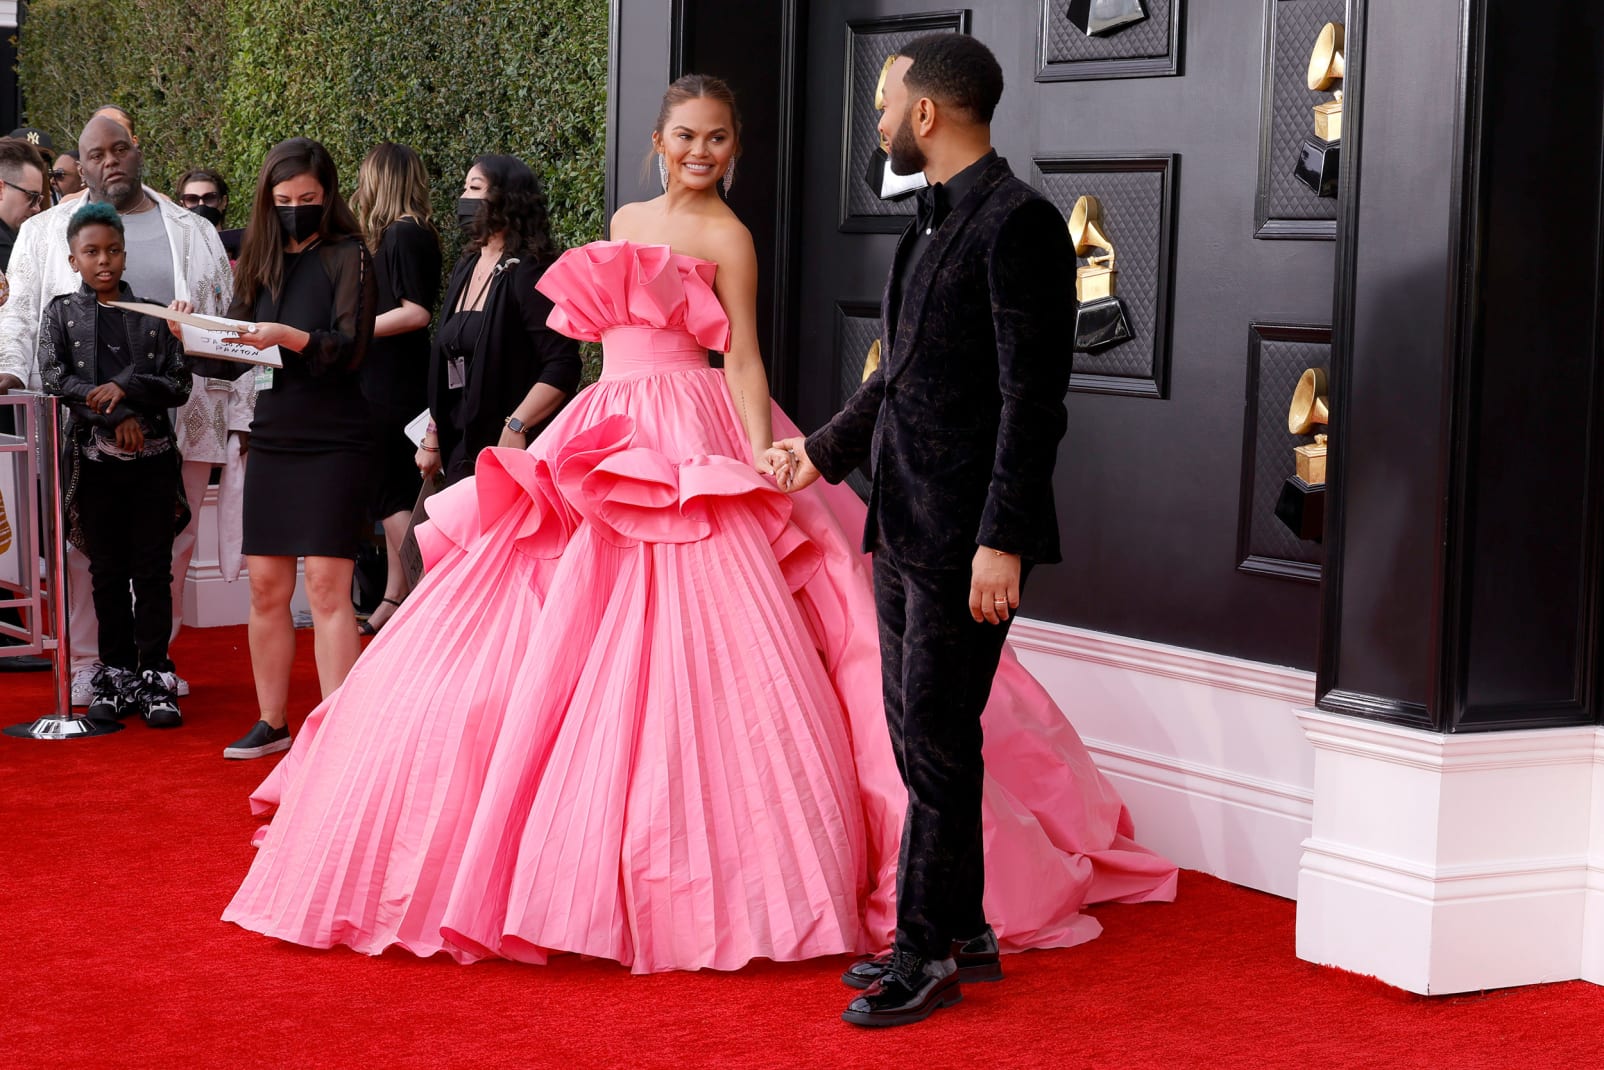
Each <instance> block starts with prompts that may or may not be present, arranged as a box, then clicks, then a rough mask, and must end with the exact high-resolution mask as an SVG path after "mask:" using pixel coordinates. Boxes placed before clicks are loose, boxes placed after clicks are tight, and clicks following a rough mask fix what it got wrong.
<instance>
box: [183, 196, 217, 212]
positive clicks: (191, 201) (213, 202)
mask: <svg viewBox="0 0 1604 1070" xmlns="http://www.w3.org/2000/svg"><path fill="white" fill-rule="evenodd" d="M222 201H223V195H222V194H221V193H201V194H194V193H183V194H180V195H179V197H178V203H179V204H181V205H183V206H184V207H185V208H193V207H195V206H196V205H197V204H204V205H205V206H206V207H208V208H216V207H217V206H218V205H219V204H221V203H222Z"/></svg>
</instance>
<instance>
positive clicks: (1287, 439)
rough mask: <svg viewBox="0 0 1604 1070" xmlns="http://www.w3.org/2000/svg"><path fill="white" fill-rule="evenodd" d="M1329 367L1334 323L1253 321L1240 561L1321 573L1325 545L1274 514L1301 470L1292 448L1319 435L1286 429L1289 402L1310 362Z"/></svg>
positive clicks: (1295, 575) (1255, 567)
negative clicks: (1283, 490) (1283, 491)
mask: <svg viewBox="0 0 1604 1070" xmlns="http://www.w3.org/2000/svg"><path fill="white" fill-rule="evenodd" d="M1309 368H1316V369H1318V370H1320V371H1323V372H1328V373H1329V371H1330V369H1331V328H1329V327H1313V326H1308V325H1304V324H1279V323H1255V324H1254V325H1253V326H1252V327H1251V328H1250V329H1249V338H1248V383H1247V401H1246V404H1245V405H1244V413H1243V427H1242V513H1241V520H1240V522H1239V523H1240V528H1239V531H1238V540H1239V541H1238V549H1237V558H1238V561H1239V564H1238V566H1237V567H1238V568H1240V569H1242V570H1243V571H1244V572H1257V573H1262V574H1264V575H1267V576H1282V577H1287V578H1290V579H1301V580H1308V581H1311V582H1313V581H1317V580H1319V578H1320V563H1321V561H1323V560H1324V557H1325V555H1324V553H1323V551H1322V548H1321V545H1320V544H1319V543H1317V542H1314V541H1312V540H1309V539H1300V538H1298V537H1297V535H1295V534H1294V533H1293V532H1292V531H1291V530H1290V529H1289V528H1288V527H1287V526H1286V525H1285V524H1283V523H1282V522H1281V521H1280V520H1279V519H1278V518H1277V517H1276V515H1275V504H1276V500H1277V499H1278V498H1279V497H1280V495H1281V488H1282V487H1283V486H1284V485H1285V483H1286V481H1287V480H1288V479H1289V478H1290V477H1292V476H1293V475H1295V474H1296V473H1297V462H1296V459H1295V457H1294V455H1293V452H1292V451H1293V449H1294V448H1295V447H1297V446H1303V445H1307V444H1309V443H1311V442H1313V441H1314V435H1312V434H1309V435H1294V434H1292V433H1291V432H1290V431H1288V430H1287V410H1288V408H1289V407H1290V405H1291V401H1292V394H1293V391H1294V390H1296V389H1297V385H1298V380H1299V379H1300V378H1301V377H1302V376H1303V373H1304V371H1305V370H1306V369H1309Z"/></svg>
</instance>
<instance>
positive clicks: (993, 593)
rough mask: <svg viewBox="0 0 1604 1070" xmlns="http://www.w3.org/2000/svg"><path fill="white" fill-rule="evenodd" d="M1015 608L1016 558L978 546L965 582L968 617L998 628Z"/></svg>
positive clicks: (1017, 588) (1017, 589)
mask: <svg viewBox="0 0 1604 1070" xmlns="http://www.w3.org/2000/svg"><path fill="white" fill-rule="evenodd" d="M1018 608H1019V555H1018V554H1005V553H1003V552H1002V551H1001V550H993V549H992V548H991V547H989V546H982V547H980V548H979V549H978V550H976V551H975V561H974V565H973V566H972V568H971V572H970V579H969V615H970V616H971V617H973V618H975V623H977V624H978V623H980V622H981V621H985V622H986V623H987V624H1001V623H1002V622H1003V621H1005V620H1007V619H1008V612H1009V610H1012V609H1018Z"/></svg>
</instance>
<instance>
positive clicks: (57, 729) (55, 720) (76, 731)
mask: <svg viewBox="0 0 1604 1070" xmlns="http://www.w3.org/2000/svg"><path fill="white" fill-rule="evenodd" d="M122 730H123V726H122V725H121V724H120V723H119V722H117V721H101V720H94V719H91V718H88V717H61V716H57V715H51V716H49V717H41V718H39V719H38V720H37V721H28V722H27V723H25V724H14V725H12V726H10V727H9V728H5V729H0V731H4V733H5V734H6V735H8V736H16V737H17V738H18V739H88V738H89V737H90V736H109V735H111V734H112V733H113V732H121V731H122Z"/></svg>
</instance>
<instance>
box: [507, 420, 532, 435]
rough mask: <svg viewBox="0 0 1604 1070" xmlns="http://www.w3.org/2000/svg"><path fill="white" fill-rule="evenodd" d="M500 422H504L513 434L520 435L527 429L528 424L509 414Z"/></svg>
mask: <svg viewBox="0 0 1604 1070" xmlns="http://www.w3.org/2000/svg"><path fill="white" fill-rule="evenodd" d="M501 422H502V423H504V424H506V425H507V430H508V431H511V432H512V433H513V434H515V435H521V434H523V433H525V432H526V431H528V430H529V425H528V424H526V423H524V422H523V421H522V420H520V419H518V417H516V416H509V417H507V418H506V419H505V420H503V421H501Z"/></svg>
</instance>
